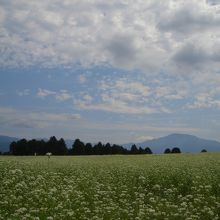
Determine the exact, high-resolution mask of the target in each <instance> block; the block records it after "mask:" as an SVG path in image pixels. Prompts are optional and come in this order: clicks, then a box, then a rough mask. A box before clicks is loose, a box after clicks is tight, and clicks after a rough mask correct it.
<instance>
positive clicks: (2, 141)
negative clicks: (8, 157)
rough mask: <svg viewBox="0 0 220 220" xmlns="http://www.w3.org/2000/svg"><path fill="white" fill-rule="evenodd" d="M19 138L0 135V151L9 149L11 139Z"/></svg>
mask: <svg viewBox="0 0 220 220" xmlns="http://www.w3.org/2000/svg"><path fill="white" fill-rule="evenodd" d="M17 140H19V139H18V138H16V137H8V136H3V135H0V151H1V152H7V151H9V146H10V144H11V142H12V141H17Z"/></svg>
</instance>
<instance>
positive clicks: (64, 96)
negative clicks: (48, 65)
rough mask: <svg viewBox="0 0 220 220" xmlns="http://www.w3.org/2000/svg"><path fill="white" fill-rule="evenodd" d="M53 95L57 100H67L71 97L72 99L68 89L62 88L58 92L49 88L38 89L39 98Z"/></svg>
mask: <svg viewBox="0 0 220 220" xmlns="http://www.w3.org/2000/svg"><path fill="white" fill-rule="evenodd" d="M48 96H51V97H53V98H55V99H56V100H57V101H60V102H62V101H67V100H69V99H72V97H73V96H72V95H71V94H70V93H69V92H68V91H67V90H60V91H58V92H55V91H51V90H47V89H41V88H39V89H38V92H37V97H39V98H45V97H48Z"/></svg>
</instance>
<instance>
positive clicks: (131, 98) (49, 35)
mask: <svg viewBox="0 0 220 220" xmlns="http://www.w3.org/2000/svg"><path fill="white" fill-rule="evenodd" d="M219 30H220V4H219V1H217V0H215V1H201V0H198V1H196V0H193V1H192V0H191V1H188V0H187V1H182V0H180V1H174V0H168V1H159V0H158V1H153V0H148V1H142V0H138V1H135V2H133V1H129V0H128V1H122V0H117V1H116V0H115V1H114V0H113V1H110V2H103V1H101V0H92V1H84V0H81V1H71V0H64V1H56V0H53V1H52V0H47V1H44V2H42V1H35V0H29V1H23V0H16V1H15V0H12V1H6V0H0V134H4V135H10V136H16V137H26V138H39V137H49V136H51V135H56V136H57V137H64V138H70V139H75V138H80V139H82V140H83V141H85V142H87V141H90V142H93V143H94V142H97V141H102V142H111V143H120V144H121V143H127V142H141V141H144V140H146V139H151V138H154V137H160V136H163V135H167V134H170V133H188V134H194V135H197V136H200V137H204V138H210V139H216V140H219V141H220V138H219V130H220V124H219V119H220V87H219V85H220V55H219V54H220V41H219V39H220V31H219Z"/></svg>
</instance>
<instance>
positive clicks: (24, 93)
mask: <svg viewBox="0 0 220 220" xmlns="http://www.w3.org/2000/svg"><path fill="white" fill-rule="evenodd" d="M16 93H17V95H18V96H28V95H29V94H30V90H29V89H24V90H22V91H20V90H17V91H16Z"/></svg>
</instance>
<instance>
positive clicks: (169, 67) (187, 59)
mask: <svg viewBox="0 0 220 220" xmlns="http://www.w3.org/2000/svg"><path fill="white" fill-rule="evenodd" d="M213 4H215V6H213ZM33 8H34V11H33ZM219 9H220V5H218V1H217V0H209V1H205V0H193V1H191V0H187V1H186V0H180V1H175V0H167V1H164V2H162V1H153V0H149V1H141V0H140V1H136V2H134V1H131V0H128V1H126V2H125V1H122V0H119V1H118V0H113V1H111V2H105V3H103V1H101V0H92V1H86V0H82V1H78V0H77V1H74V2H73V1H71V0H65V1H61V2H60V1H57V0H55V1H54V0H48V1H44V2H42V1H39V2H36V1H34V0H29V1H28V2H24V1H23V0H12V1H3V2H2V4H1V8H0V12H1V13H0V14H1V17H0V28H1V37H0V45H1V46H0V49H1V50H0V51H1V52H0V53H1V56H0V66H29V65H40V66H43V67H55V66H58V65H59V66H60V65H61V66H66V67H69V66H72V65H75V64H80V65H82V66H93V65H102V64H107V65H112V66H114V67H118V68H123V69H141V70H142V71H144V72H145V73H147V74H153V73H159V72H161V71H166V72H172V73H173V72H175V73H176V74H178V73H179V72H180V70H179V69H178V65H179V63H181V64H183V66H184V67H185V68H186V67H187V66H188V65H189V64H194V63H197V64H199V66H201V67H202V68H204V65H202V64H203V61H207V62H206V69H205V71H200V73H201V74H203V73H204V72H207V71H208V72H209V73H212V71H213V69H214V68H215V69H219V67H220V66H219V65H220V64H219V56H218V54H219V50H216V52H213V54H212V55H211V56H207V54H209V53H208V51H211V50H213V48H216V46H218V45H220V42H219V36H220V31H219V30H220V29H219V26H220V14H219ZM201 31H202V34H201ZM204 42H205V44H204ZM189 45H193V47H192V48H190V46H189ZM200 45H202V47H201V48H200ZM204 45H206V46H205V47H204ZM213 45H214V47H213ZM198 48H199V50H198ZM198 62H199V63H198ZM213 62H214V63H215V65H214V67H213V65H210V64H212V63H213ZM175 65H177V67H176V68H175ZM191 66H192V69H191V71H192V72H193V71H195V70H196V69H195V68H198V66H197V67H195V66H194V65H191ZM79 81H80V82H81V83H84V82H85V77H84V76H83V75H82V76H80V79H79Z"/></svg>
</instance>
